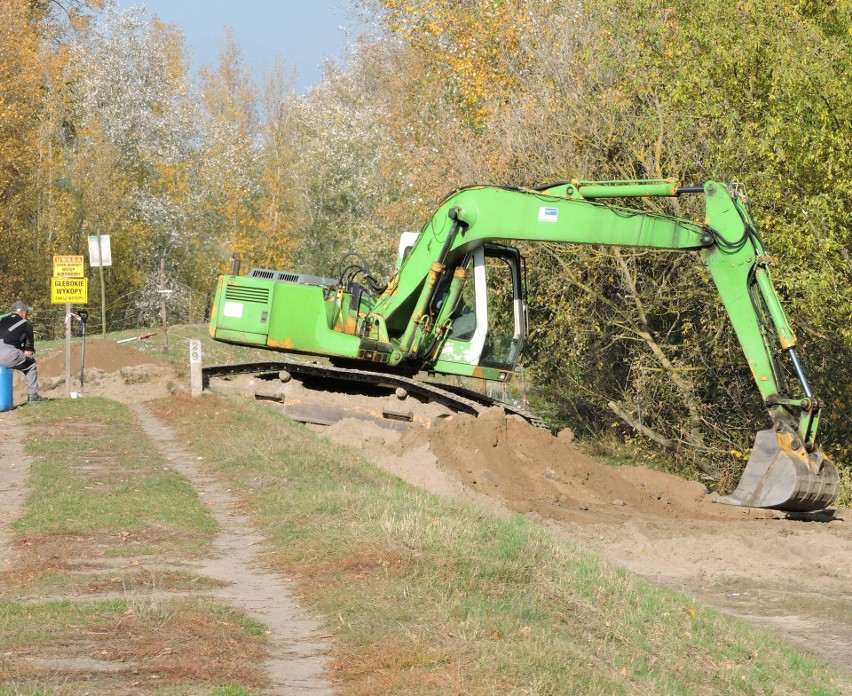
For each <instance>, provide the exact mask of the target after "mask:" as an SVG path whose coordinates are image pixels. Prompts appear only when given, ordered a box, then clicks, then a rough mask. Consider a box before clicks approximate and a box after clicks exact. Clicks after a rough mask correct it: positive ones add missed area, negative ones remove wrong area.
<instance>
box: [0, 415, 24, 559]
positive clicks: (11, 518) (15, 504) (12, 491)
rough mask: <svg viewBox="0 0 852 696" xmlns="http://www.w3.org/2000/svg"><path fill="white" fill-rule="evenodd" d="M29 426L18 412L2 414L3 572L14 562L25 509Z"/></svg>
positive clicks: (0, 525) (0, 508) (0, 529)
mask: <svg viewBox="0 0 852 696" xmlns="http://www.w3.org/2000/svg"><path fill="white" fill-rule="evenodd" d="M26 439H27V434H26V428H25V426H24V424H23V422H22V420H21V416H20V414H18V413H16V412H15V411H4V412H3V413H0V441H2V442H3V447H2V450H0V501H2V502H1V503H0V573H3V572H5V571H7V570H10V569H11V568H12V566H13V564H14V560H15V559H14V539H13V535H12V524H13V523H14V522H15V520H16V519H18V517H19V515H20V514H21V511H22V510H23V509H24V502H25V501H26V499H27V476H29V471H30V459H29V457H28V456H27V454H26V452H24V442H26Z"/></svg>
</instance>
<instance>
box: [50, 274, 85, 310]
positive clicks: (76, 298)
mask: <svg viewBox="0 0 852 696" xmlns="http://www.w3.org/2000/svg"><path fill="white" fill-rule="evenodd" d="M88 301H89V279H88V278H51V279H50V303H51V304H86V303H87V302H88Z"/></svg>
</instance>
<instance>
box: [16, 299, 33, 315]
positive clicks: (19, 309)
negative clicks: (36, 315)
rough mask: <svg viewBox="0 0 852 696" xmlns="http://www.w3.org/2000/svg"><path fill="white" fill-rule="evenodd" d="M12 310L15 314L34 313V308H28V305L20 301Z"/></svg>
mask: <svg viewBox="0 0 852 696" xmlns="http://www.w3.org/2000/svg"><path fill="white" fill-rule="evenodd" d="M11 309H12V311H13V312H31V311H32V307H27V305H26V304H25V303H24V302H21V301H20V300H18V301H17V302H15V303H14V304H13V305H12V307H11Z"/></svg>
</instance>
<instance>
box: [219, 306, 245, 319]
mask: <svg viewBox="0 0 852 696" xmlns="http://www.w3.org/2000/svg"><path fill="white" fill-rule="evenodd" d="M222 316H224V317H231V318H232V319H242V317H243V303H242V302H226V303H225V306H224V307H222Z"/></svg>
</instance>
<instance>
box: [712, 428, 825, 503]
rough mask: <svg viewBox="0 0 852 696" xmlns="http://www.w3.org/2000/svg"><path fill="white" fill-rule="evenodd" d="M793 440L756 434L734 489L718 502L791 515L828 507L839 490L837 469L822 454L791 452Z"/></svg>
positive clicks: (785, 435) (772, 433)
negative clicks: (784, 512) (773, 510)
mask: <svg viewBox="0 0 852 696" xmlns="http://www.w3.org/2000/svg"><path fill="white" fill-rule="evenodd" d="M793 441H794V436H793V435H792V434H791V433H783V432H782V433H778V432H775V431H774V430H761V431H759V432H758V433H757V436H756V437H755V440H754V447H753V448H752V452H751V456H750V457H749V460H748V464H747V465H746V468H745V470H744V471H743V474H742V477H741V478H740V482H739V485H738V486H737V489H736V490H735V491H734V492H733V493H732V494H731V495H728V496H724V497H722V498H719V499H718V502H720V503H726V504H728V505H742V506H744V507H755V508H774V509H778V510H789V511H791V512H814V511H816V510H823V509H825V508H827V507H828V506H829V505H831V504H832V502H834V499H835V498H836V497H837V493H838V490H839V489H840V474H839V473H838V472H837V467H836V466H834V464H833V463H832V462H831V460H829V459H828V458H826V457H825V455H824V454H823V453H822V452H812V453H810V454H808V453H807V452H806V451H805V449H804V447H799V448H798V449H793V447H792V444H793Z"/></svg>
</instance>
